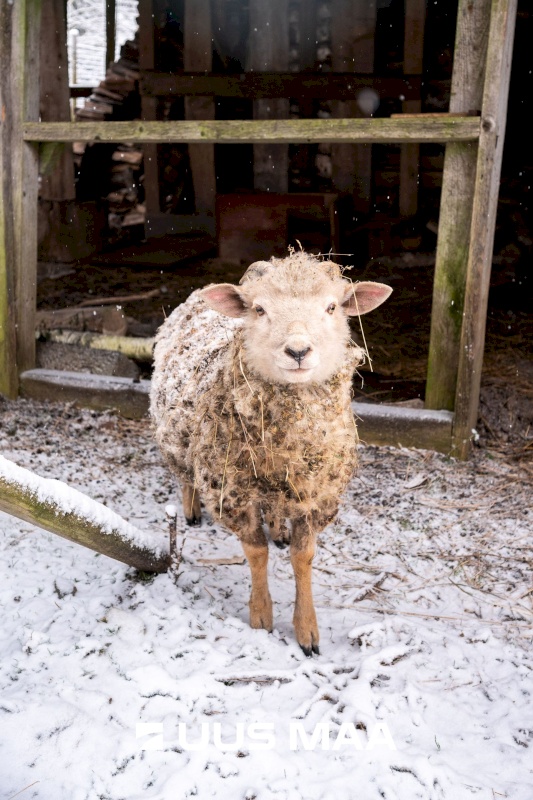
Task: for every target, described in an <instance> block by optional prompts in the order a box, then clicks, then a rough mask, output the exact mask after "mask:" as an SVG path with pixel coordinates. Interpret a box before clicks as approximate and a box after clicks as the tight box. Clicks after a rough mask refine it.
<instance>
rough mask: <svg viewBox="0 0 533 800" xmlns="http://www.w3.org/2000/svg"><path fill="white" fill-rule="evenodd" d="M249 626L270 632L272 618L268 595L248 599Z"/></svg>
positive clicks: (272, 623) (272, 625)
mask: <svg viewBox="0 0 533 800" xmlns="http://www.w3.org/2000/svg"><path fill="white" fill-rule="evenodd" d="M250 627H251V628H260V629H261V628H262V629H263V630H265V631H268V632H269V633H272V630H273V628H274V620H273V618H272V600H271V599H270V595H267V596H266V597H261V598H254V599H253V600H252V599H250Z"/></svg>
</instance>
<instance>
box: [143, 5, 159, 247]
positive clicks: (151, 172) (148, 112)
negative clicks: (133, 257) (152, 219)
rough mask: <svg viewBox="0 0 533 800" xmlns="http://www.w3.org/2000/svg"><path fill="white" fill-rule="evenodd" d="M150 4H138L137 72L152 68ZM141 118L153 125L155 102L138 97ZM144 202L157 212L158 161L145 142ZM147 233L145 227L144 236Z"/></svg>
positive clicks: (154, 149) (149, 211)
mask: <svg viewBox="0 0 533 800" xmlns="http://www.w3.org/2000/svg"><path fill="white" fill-rule="evenodd" d="M153 8H154V4H153V0H139V66H140V68H141V70H146V69H154V67H155V39H154V33H155V18H154V10H153ZM141 116H142V118H143V120H149V121H151V122H154V121H155V120H156V119H157V98H155V97H141ZM143 155H144V159H143V166H144V178H143V184H144V200H145V205H146V211H147V214H157V213H158V212H159V211H160V210H161V203H160V199H159V161H158V157H157V144H151V143H148V142H146V144H145V146H144V147H143ZM149 233H150V231H149V230H148V226H146V234H147V235H148V234H149Z"/></svg>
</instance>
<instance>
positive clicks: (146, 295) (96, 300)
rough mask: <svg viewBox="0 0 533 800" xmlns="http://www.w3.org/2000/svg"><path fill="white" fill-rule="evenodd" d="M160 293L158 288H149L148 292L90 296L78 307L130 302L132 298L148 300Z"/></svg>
mask: <svg viewBox="0 0 533 800" xmlns="http://www.w3.org/2000/svg"><path fill="white" fill-rule="evenodd" d="M160 293H161V290H160V289H150V291H149V292H140V293H137V294H122V295H118V296H117V297H91V299H90V300H83V301H82V302H81V303H80V304H79V306H78V308H85V306H106V305H110V306H112V305H115V303H132V302H133V301H134V300H149V299H150V297H157V295H158V294H160Z"/></svg>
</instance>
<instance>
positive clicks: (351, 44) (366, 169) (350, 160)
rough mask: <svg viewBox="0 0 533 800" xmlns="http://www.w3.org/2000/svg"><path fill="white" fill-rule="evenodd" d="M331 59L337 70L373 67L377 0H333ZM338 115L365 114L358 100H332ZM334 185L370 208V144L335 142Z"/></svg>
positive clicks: (361, 70)
mask: <svg viewBox="0 0 533 800" xmlns="http://www.w3.org/2000/svg"><path fill="white" fill-rule="evenodd" d="M331 15H332V16H331V42H332V52H331V63H332V68H333V70H335V71H337V72H357V73H370V74H371V73H372V72H373V71H374V37H375V29H376V2H375V0H370V1H369V0H332V4H331ZM332 112H333V116H334V117H335V118H357V117H364V116H365V115H364V113H363V111H362V110H361V109H360V107H359V106H358V104H357V101H356V100H349V101H337V102H335V103H333V104H332ZM331 159H332V180H333V189H334V190H335V191H337V192H340V193H342V192H344V193H353V198H354V208H355V209H356V210H357V211H360V212H366V211H368V209H369V207H370V198H371V194H372V149H371V147H370V145H369V144H358V145H353V144H342V145H334V146H333V147H332V149H331Z"/></svg>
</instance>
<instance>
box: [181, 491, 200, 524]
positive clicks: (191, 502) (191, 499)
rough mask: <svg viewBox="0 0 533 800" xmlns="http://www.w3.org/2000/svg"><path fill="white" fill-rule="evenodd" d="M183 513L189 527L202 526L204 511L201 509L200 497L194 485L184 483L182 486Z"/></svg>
mask: <svg viewBox="0 0 533 800" xmlns="http://www.w3.org/2000/svg"><path fill="white" fill-rule="evenodd" d="M182 500H183V511H184V514H185V520H186V522H187V525H200V523H201V522H202V511H201V509H200V495H199V494H198V489H197V488H196V486H194V484H192V483H189V482H187V481H184V482H183V484H182Z"/></svg>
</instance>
